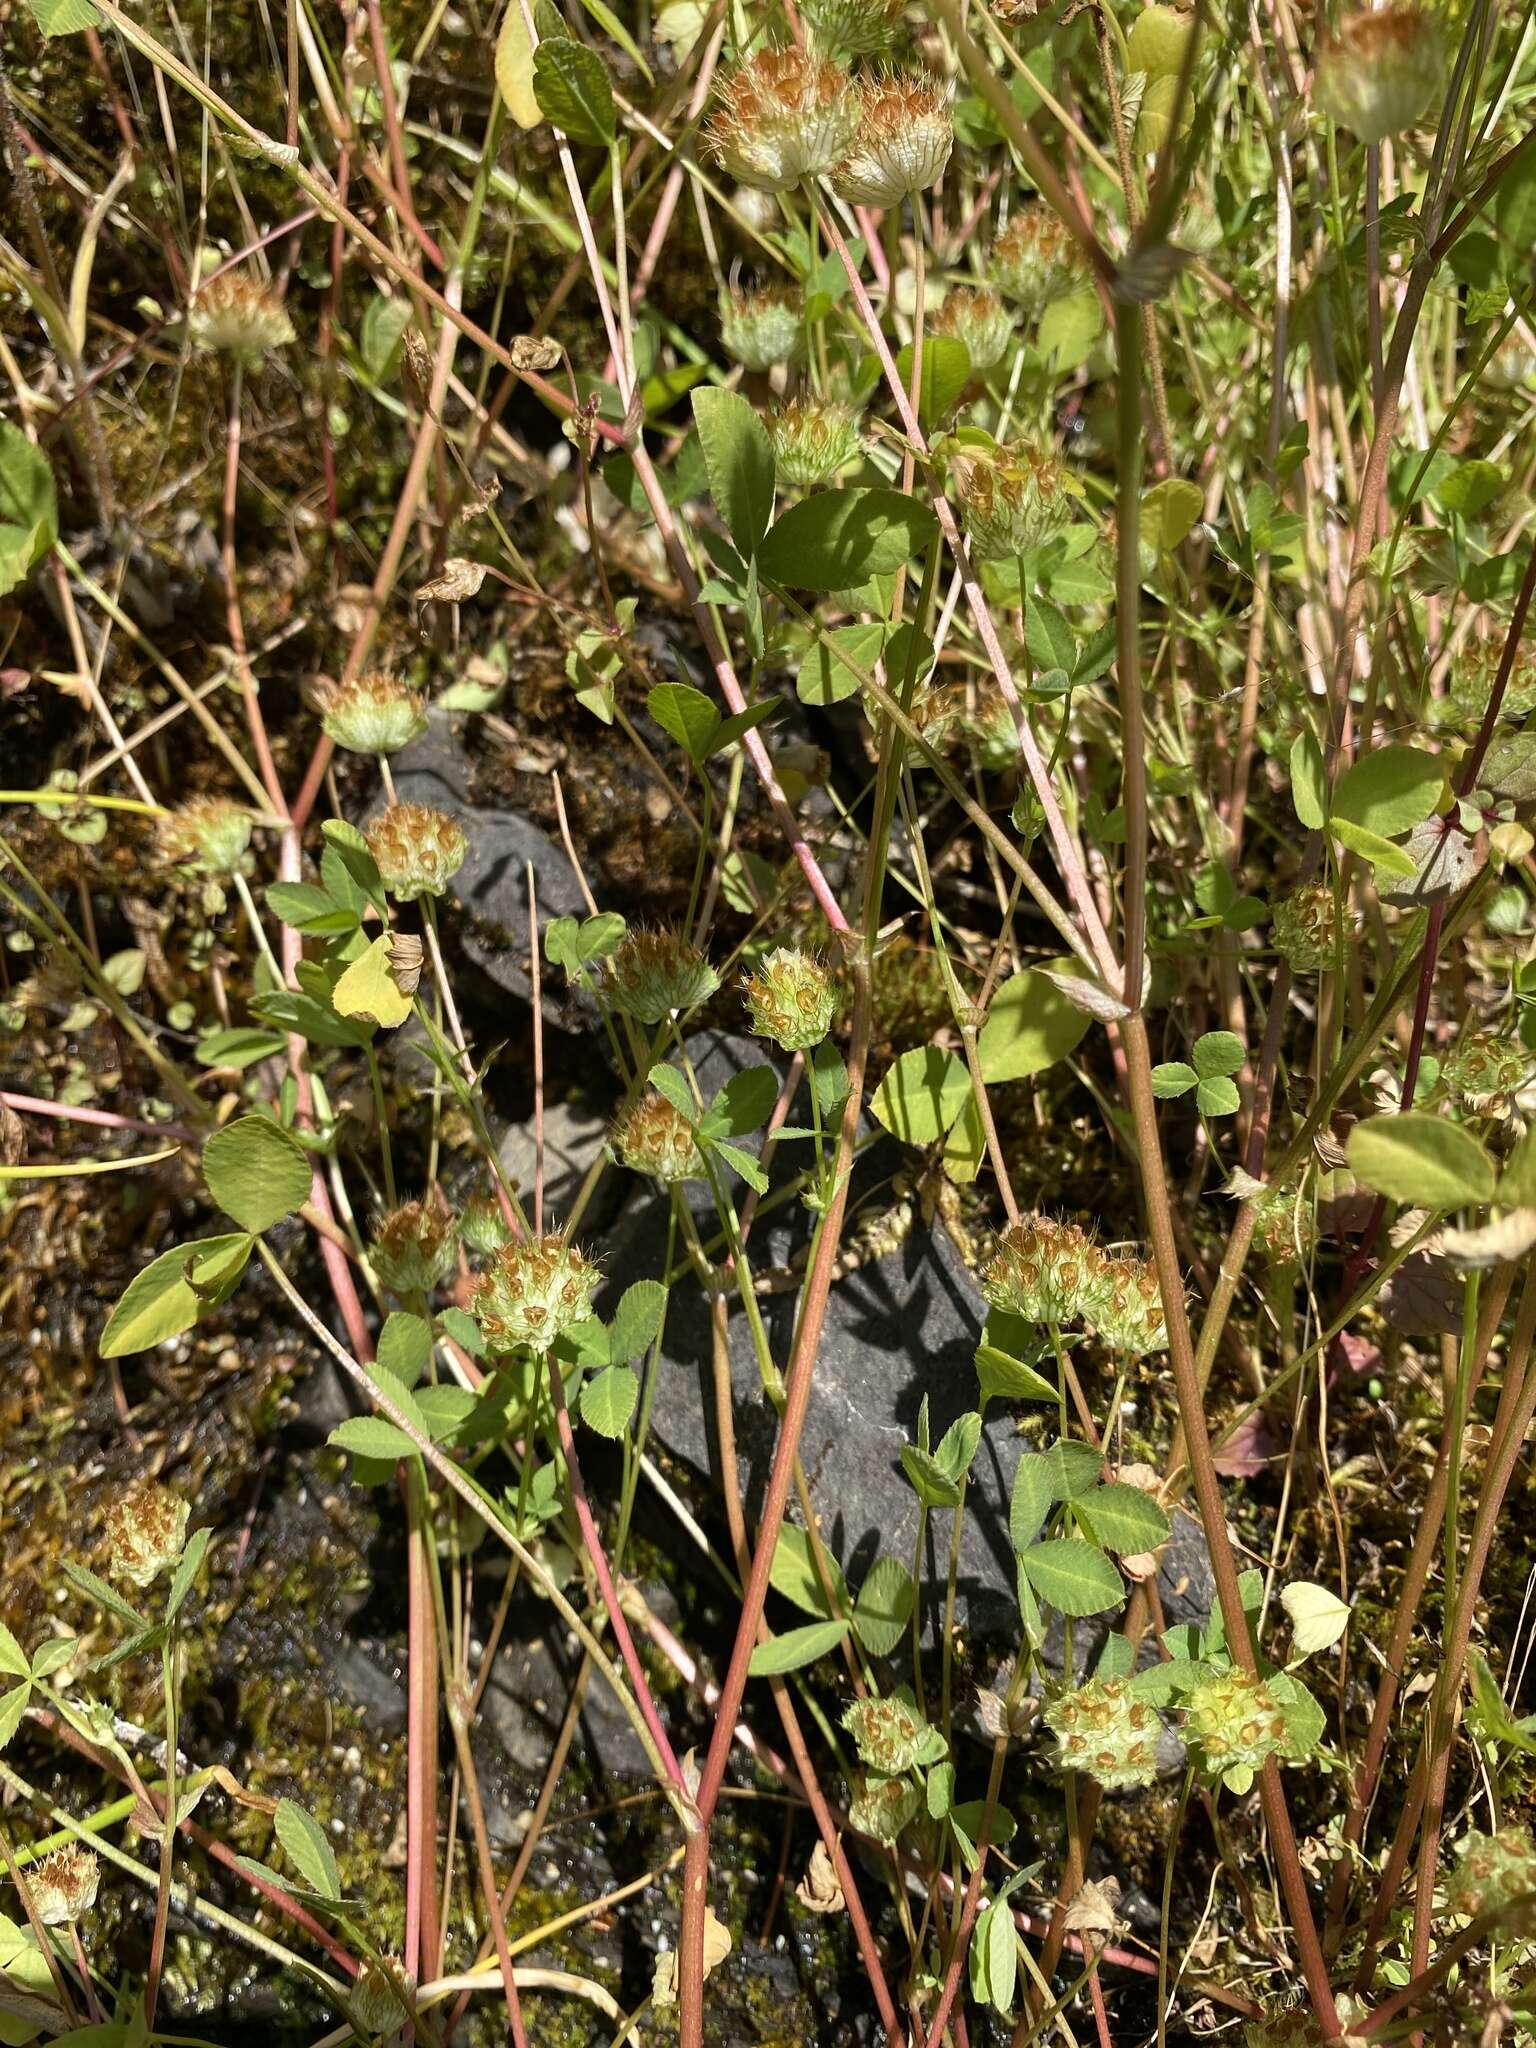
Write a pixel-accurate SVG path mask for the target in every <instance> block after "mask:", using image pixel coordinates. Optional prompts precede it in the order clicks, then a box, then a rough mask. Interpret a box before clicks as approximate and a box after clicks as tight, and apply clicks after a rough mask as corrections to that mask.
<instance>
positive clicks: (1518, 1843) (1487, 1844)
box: [1445, 1828, 1536, 1935]
mask: <svg viewBox="0 0 1536 2048" xmlns="http://www.w3.org/2000/svg"><path fill="white" fill-rule="evenodd" d="M1445 1903H1446V1907H1447V1909H1448V1910H1449V1911H1450V1912H1452V1913H1457V1914H1462V1915H1465V1917H1466V1918H1467V1919H1469V1920H1475V1919H1476V1918H1477V1917H1478V1915H1479V1914H1480V1913H1506V1912H1508V1911H1509V1909H1510V1908H1511V1907H1512V1906H1516V1905H1518V1907H1519V1912H1518V1916H1517V1917H1518V1920H1519V1932H1520V1933H1521V1934H1522V1935H1528V1934H1529V1932H1530V1931H1531V1927H1532V1924H1533V1922H1536V1842H1533V1841H1532V1840H1531V1837H1530V1835H1529V1834H1528V1833H1527V1832H1526V1831H1525V1830H1524V1829H1523V1828H1500V1829H1499V1831H1498V1833H1497V1834H1496V1835H1484V1834H1479V1833H1478V1831H1477V1830H1476V1829H1475V1828H1474V1829H1473V1830H1472V1831H1471V1832H1470V1833H1469V1834H1468V1835H1467V1836H1466V1838H1465V1839H1464V1841H1463V1842H1462V1844H1461V1848H1460V1851H1459V1853H1458V1855H1457V1858H1456V1867H1455V1869H1454V1870H1453V1871H1452V1872H1451V1874H1450V1876H1449V1877H1448V1878H1447V1879H1446V1883H1445Z"/></svg>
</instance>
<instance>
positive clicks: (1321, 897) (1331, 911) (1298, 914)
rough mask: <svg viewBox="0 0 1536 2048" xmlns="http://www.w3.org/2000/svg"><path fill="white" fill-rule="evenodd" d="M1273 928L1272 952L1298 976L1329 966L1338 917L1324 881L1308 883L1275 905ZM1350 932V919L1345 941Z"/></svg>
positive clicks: (1351, 926)
mask: <svg viewBox="0 0 1536 2048" xmlns="http://www.w3.org/2000/svg"><path fill="white" fill-rule="evenodd" d="M1273 928H1274V937H1275V947H1276V950H1277V951H1278V952H1279V953H1280V955H1281V957H1282V958H1283V959H1285V960H1287V961H1289V962H1290V964H1291V966H1292V967H1293V968H1295V969H1296V970H1297V971H1298V973H1305V972H1307V971H1308V970H1309V969H1317V968H1323V967H1332V966H1333V964H1334V960H1335V956H1336V953H1337V950H1338V939H1339V916H1338V905H1337V904H1336V903H1335V902H1334V897H1333V891H1332V889H1330V888H1329V887H1328V885H1327V883H1326V882H1309V883H1307V885H1306V886H1305V887H1304V888H1301V889H1297V890H1295V891H1294V892H1293V893H1292V894H1291V895H1289V896H1287V897H1285V898H1284V900H1283V901H1281V902H1279V903H1277V904H1276V905H1275V909H1274V927H1273ZM1352 929H1353V920H1352V919H1351V920H1349V921H1348V927H1347V929H1346V932H1345V934H1344V936H1345V937H1346V938H1347V937H1348V935H1349V931H1350V930H1352Z"/></svg>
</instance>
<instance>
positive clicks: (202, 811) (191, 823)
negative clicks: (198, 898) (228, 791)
mask: <svg viewBox="0 0 1536 2048" xmlns="http://www.w3.org/2000/svg"><path fill="white" fill-rule="evenodd" d="M156 832H157V836H158V838H159V841H160V851H161V852H162V853H163V854H164V855H165V857H166V859H167V860H172V861H175V862H176V863H177V865H178V866H181V867H190V868H193V869H195V870H196V872H197V873H198V874H201V875H233V874H238V873H240V872H241V871H242V869H243V868H244V865H245V856H246V854H247V852H248V851H249V849H250V844H251V814H250V812H249V811H248V810H246V809H244V807H243V806H242V805H240V804H235V803H231V802H230V801H229V799H228V797H222V796H198V797H194V798H193V799H192V801H191V802H190V803H186V804H182V805H181V806H180V808H179V809H177V810H174V811H171V812H169V813H168V814H167V816H165V817H163V818H161V819H159V820H158V822H157V826H156Z"/></svg>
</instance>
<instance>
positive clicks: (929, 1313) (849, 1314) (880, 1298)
mask: <svg viewBox="0 0 1536 2048" xmlns="http://www.w3.org/2000/svg"><path fill="white" fill-rule="evenodd" d="M689 1051H690V1055H691V1056H694V1057H695V1059H696V1064H697V1067H698V1071H699V1073H700V1078H701V1080H703V1081H704V1084H705V1087H706V1091H707V1090H708V1088H709V1087H711V1086H714V1085H718V1081H719V1079H722V1078H724V1075H725V1074H726V1073H728V1072H730V1071H731V1070H732V1069H733V1067H739V1066H740V1065H742V1064H752V1063H753V1062H754V1061H756V1062H758V1063H760V1062H761V1061H762V1059H763V1057H764V1050H763V1047H762V1045H761V1043H760V1042H756V1041H750V1040H748V1041H744V1042H743V1041H740V1040H736V1039H734V1038H727V1037H725V1036H724V1035H723V1034H714V1033H702V1034H699V1035H698V1036H697V1037H696V1038H695V1039H692V1040H690V1044H689ZM800 1107H801V1109H803V1108H804V1105H803V1103H802V1104H801V1106H800ZM805 1120H806V1119H805V1118H804V1117H802V1115H801V1114H800V1111H799V1110H792V1112H791V1117H790V1121H791V1122H801V1121H805ZM872 1154H873V1156H869V1155H866V1158H865V1160H864V1161H862V1162H861V1164H860V1166H859V1167H857V1168H856V1169H855V1176H854V1183H853V1194H852V1202H853V1204H854V1205H857V1204H858V1203H859V1201H860V1200H861V1198H862V1196H863V1195H864V1193H865V1191H866V1190H870V1189H872V1188H873V1187H875V1186H877V1185H878V1183H879V1182H880V1181H882V1180H887V1179H888V1175H889V1172H890V1169H891V1165H892V1154H891V1151H890V1149H889V1148H888V1147H886V1146H884V1145H881V1146H879V1147H877V1148H872ZM876 1199H878V1200H883V1201H887V1202H888V1201H889V1199H890V1196H889V1189H888V1186H887V1188H886V1191H885V1193H884V1194H883V1195H882V1196H879V1197H877V1198H876ZM666 1215H667V1210H666V1203H665V1201H664V1200H662V1199H661V1198H659V1197H655V1196H651V1195H649V1194H643V1195H641V1196H639V1197H638V1198H636V1199H634V1200H632V1201H631V1203H630V1205H629V1207H628V1208H627V1209H626V1210H625V1212H624V1214H623V1215H622V1216H621V1217H620V1219H619V1221H618V1224H617V1226H616V1227H615V1229H614V1230H613V1232H612V1233H611V1235H610V1238H609V1241H608V1245H607V1247H606V1249H605V1256H604V1265H605V1269H606V1272H607V1275H608V1281H607V1288H606V1291H605V1294H604V1296H603V1297H601V1298H600V1300H599V1304H598V1305H599V1308H600V1310H611V1307H612V1304H613V1302H614V1301H615V1300H616V1299H617V1296H618V1294H619V1293H620V1292H621V1291H622V1289H623V1288H624V1287H625V1286H627V1285H628V1284H629V1283H630V1282H631V1281H633V1280H637V1279H641V1278H644V1277H648V1276H654V1275H656V1274H659V1273H660V1272H661V1270H662V1266H663V1260H664V1256H665V1243H666ZM712 1221H713V1219H712V1216H706V1215H704V1214H703V1213H701V1215H700V1223H701V1227H702V1228H703V1229H705V1230H706V1232H707V1231H708V1230H709V1228H710V1226H711V1224H712ZM809 1224H810V1219H809V1218H808V1217H807V1216H806V1215H805V1213H804V1211H802V1210H799V1209H798V1208H796V1209H795V1210H793V1211H790V1210H787V1209H786V1210H785V1211H781V1212H776V1213H775V1214H773V1215H772V1216H770V1217H765V1218H764V1219H763V1220H762V1222H761V1223H760V1224H759V1225H758V1227H757V1228H756V1229H755V1230H754V1232H753V1234H752V1238H751V1240H750V1251H751V1254H752V1258H753V1262H754V1266H755V1268H756V1270H757V1271H759V1272H763V1271H765V1270H766V1269H767V1268H769V1267H771V1266H787V1265H788V1264H789V1263H790V1262H791V1259H792V1258H793V1257H794V1255H795V1254H796V1253H797V1252H803V1249H804V1247H805V1244H806V1241H807V1239H808V1236H809ZM797 1301H798V1292H797V1291H796V1290H795V1289H794V1288H793V1287H790V1288H788V1289H786V1290H785V1291H784V1292H782V1293H775V1294H768V1295H766V1296H763V1297H760V1306H761V1310H762V1315H763V1321H764V1324H765V1327H766V1329H767V1331H768V1336H769V1340H770V1343H771V1346H772V1350H773V1356H774V1359H775V1361H776V1362H777V1363H778V1365H779V1366H780V1368H781V1369H782V1368H783V1367H784V1365H785V1364H786V1363H787V1361H788V1358H789V1352H790V1343H791V1338H792V1334H793V1323H794V1316H795V1308H796V1303H797ZM985 1313H986V1311H985V1304H984V1302H983V1300H982V1298H981V1294H980V1292H979V1290H978V1288H977V1285H976V1281H975V1279H974V1277H973V1275H972V1274H971V1272H970V1271H969V1269H968V1268H967V1267H966V1266H965V1264H964V1263H963V1261H962V1260H961V1258H960V1256H959V1254H958V1253H957V1252H956V1250H955V1249H954V1247H953V1245H952V1244H951V1243H950V1240H949V1239H948V1237H947V1236H946V1235H945V1234H944V1233H943V1232H942V1231H941V1230H932V1231H930V1230H929V1229H927V1228H926V1227H925V1226H924V1225H923V1223H922V1222H921V1220H920V1219H917V1220H914V1222H913V1224H912V1227H911V1230H910V1232H909V1234H908V1236H907V1238H906V1240H905V1242H904V1243H902V1244H901V1245H900V1246H898V1247H897V1248H896V1249H895V1250H893V1251H891V1252H889V1253H887V1254H886V1255H885V1256H884V1257H882V1258H878V1259H875V1260H872V1261H871V1262H869V1263H868V1264H865V1265H862V1266H859V1267H857V1268H855V1269H854V1270H853V1271H851V1272H847V1273H844V1274H843V1275H842V1276H841V1277H840V1278H839V1279H838V1280H837V1281H836V1282H835V1284H834V1286H833V1288H832V1293H831V1298H830V1301H829V1303H828V1309H827V1319H826V1325H825V1329H824V1333H823V1337H822V1342H821V1346H820V1350H819V1353H818V1357H817V1364H816V1377H815V1380H814V1382H813V1384H812V1389H811V1399H810V1406H809V1410H808V1412H807V1415H806V1423H805V1432H804V1435H803V1437H802V1439H801V1459H802V1461H803V1463H804V1466H805V1470H806V1476H807V1478H808V1480H809V1482H810V1486H811V1494H812V1498H813V1500H814V1501H815V1502H816V1505H817V1509H818V1512H819V1514H820V1516H821V1531H822V1536H823V1539H824V1540H825V1542H826V1543H827V1546H828V1548H829V1549H830V1550H831V1551H832V1552H833V1553H834V1554H835V1555H836V1557H837V1558H838V1560H839V1561H840V1562H841V1564H842V1566H843V1568H844V1572H845V1574H846V1575H847V1577H848V1579H849V1581H850V1583H851V1585H852V1586H853V1587H854V1588H855V1590H857V1587H858V1585H859V1583H860V1582H861V1580H862V1578H863V1576H864V1574H865V1572H867V1571H868V1569H869V1567H870V1565H871V1564H873V1562H874V1560H875V1558H876V1556H877V1555H893V1556H895V1557H897V1558H899V1559H900V1560H901V1561H902V1562H903V1563H904V1564H906V1565H907V1566H908V1567H909V1568H910V1566H911V1562H912V1553H913V1547H914V1544H915V1543H916V1540H917V1521H918V1506H917V1497H916V1495H915V1494H914V1493H913V1491H912V1488H911V1486H910V1485H909V1484H908V1482H907V1480H906V1478H905V1476H904V1475H903V1473H902V1469H901V1451H902V1447H903V1445H905V1444H909V1443H912V1442H913V1441H914V1440H915V1438H916V1434H917V1417H918V1409H919V1407H920V1405H921V1403H922V1401H923V1399H924V1397H925V1396H926V1397H927V1401H928V1412H929V1425H930V1429H931V1432H932V1438H933V1441H934V1442H937V1441H938V1440H939V1438H940V1437H941V1436H942V1435H943V1432H944V1431H945V1430H946V1429H947V1428H948V1427H949V1425H950V1423H952V1422H953V1421H954V1420H955V1419H956V1417H957V1416H959V1415H962V1414H964V1413H965V1412H966V1410H967V1409H971V1408H974V1407H975V1405H976V1398H977V1391H978V1389H977V1381H976V1369H975V1364H974V1358H975V1352H976V1346H977V1343H978V1341H979V1339H980V1336H981V1330H982V1324H983V1322H984V1320H985ZM730 1339H731V1387H732V1414H733V1423H734V1428H735V1434H736V1454H737V1465H738V1473H739V1479H740V1484H741V1489H742V1497H743V1500H744V1502H745V1505H746V1511H747V1515H748V1519H749V1522H755V1520H756V1518H757V1515H758V1513H759V1511H760V1509H761V1505H762V1500H763V1496H764V1493H765V1491H766V1488H767V1483H768V1475H769V1470H770V1467H771V1464H772V1459H773V1449H774V1443H775V1441H776V1438H777V1433H778V1417H777V1413H776V1411H775V1409H774V1407H773V1405H772V1403H771V1402H770V1400H769V1399H768V1397H767V1395H766V1394H765V1393H764V1391H763V1387H762V1383H761V1378H760V1375H759V1372H758V1367H757V1361H756V1357H755V1354H754V1351H753V1348H752V1343H751V1338H750V1334H749V1332H748V1329H747V1324H746V1318H745V1315H744V1314H743V1312H742V1310H741V1308H740V1305H739V1303H735V1304H733V1307H732V1313H731V1318H730ZM664 1354H665V1355H664V1360H663V1378H662V1382H661V1385H660V1387H659V1388H658V1392H657V1400H656V1406H655V1411H654V1415H653V1420H652V1424H651V1427H652V1432H653V1436H654V1438H655V1439H657V1440H659V1441H660V1443H661V1444H662V1445H664V1446H665V1448H666V1449H667V1450H668V1451H670V1452H671V1453H672V1455H673V1456H674V1457H676V1458H678V1459H680V1460H682V1461H683V1462H684V1463H686V1464H688V1465H690V1466H692V1467H694V1468H695V1469H696V1470H697V1471H699V1472H701V1473H705V1474H708V1475H709V1476H710V1477H711V1478H712V1479H714V1480H715V1481H716V1482H717V1484H718V1479H719V1473H720V1459H719V1447H718V1442H717V1433H716V1429H715V1422H714V1414H715V1401H714V1390H713V1375H712V1371H711V1364H710V1359H711V1337H710V1324H709V1311H708V1307H707V1305H706V1303H705V1301H704V1297H703V1295H702V1293H701V1291H700V1289H699V1287H698V1285H697V1283H696V1282H695V1281H694V1280H693V1279H692V1278H691V1277H690V1278H688V1279H686V1280H684V1281H682V1282H680V1283H679V1284H678V1285H676V1286H675V1287H674V1288H673V1290H672V1295H671V1300H670V1302H669V1305H668V1311H667V1325H666V1339H665V1346H664ZM1016 1424H1017V1413H1016V1411H1015V1410H1013V1409H1011V1408H1009V1407H1007V1406H1004V1405H996V1404H995V1405H994V1406H993V1408H992V1410H991V1411H990V1413H989V1416H988V1420H987V1425H986V1428H985V1430H984V1432H983V1435H982V1440H981V1446H980V1449H979V1450H978V1451H977V1454H976V1460H975V1463H974V1465H973V1466H972V1468H971V1484H970V1487H969V1490H968V1493H967V1499H966V1515H965V1527H964V1530H963V1532H962V1537H961V1549H960V1570H959V1578H958V1581H957V1609H958V1615H959V1618H960V1619H961V1621H962V1622H963V1623H965V1624H966V1625H967V1626H968V1627H969V1628H970V1629H971V1631H972V1632H973V1633H974V1634H975V1635H976V1636H978V1637H980V1638H996V1639H1000V1640H1007V1641H1012V1640H1015V1639H1016V1638H1017V1634H1018V1606H1017V1591H1016V1569H1015V1563H1014V1556H1013V1549H1012V1545H1011V1543H1010V1541H1009V1536H1008V1502H1009V1495H1010V1491H1011V1488H1012V1485H1013V1475H1014V1470H1015V1468H1016V1466H1017V1464H1018V1461H1019V1457H1020V1454H1021V1451H1022V1448H1023V1445H1022V1440H1021V1439H1020V1437H1019V1435H1018V1431H1017V1427H1016ZM796 1512H797V1511H796ZM949 1540H950V1517H949V1515H948V1514H947V1513H943V1512H939V1513H935V1514H932V1515H930V1517H929V1527H928V1534H927V1545H928V1556H927V1559H926V1562H925V1569H924V1574H923V1576H924V1580H925V1583H926V1584H927V1585H928V1586H929V1587H932V1586H935V1585H937V1586H942V1585H943V1583H944V1577H945V1573H946V1571H947V1567H948V1551H949ZM1212 1590H1213V1589H1212V1580H1211V1573H1210V1563H1209V1558H1208V1556H1207V1554H1206V1551H1205V1546H1204V1542H1203V1539H1202V1537H1201V1535H1200V1531H1199V1527H1198V1524H1196V1523H1195V1522H1193V1520H1192V1519H1191V1518H1190V1517H1189V1516H1187V1515H1182V1514H1181V1515H1179V1516H1176V1517H1175V1523H1174V1532H1173V1538H1172V1540H1171V1541H1170V1543H1169V1545H1168V1547H1167V1549H1166V1551H1165V1553H1164V1560H1163V1564H1162V1568H1161V1570H1160V1572H1159V1578H1158V1591H1159V1594H1160V1596H1161V1599H1162V1603H1163V1611H1164V1615H1165V1618H1166V1620H1167V1621H1168V1622H1169V1623H1170V1624H1172V1623H1176V1622H1182V1621H1195V1622H1198V1623H1203V1622H1204V1621H1205V1620H1206V1619H1207V1618H1208V1616H1209V1613H1210V1603H1211V1595H1212ZM1098 1633H1099V1631H1096V1630H1095V1629H1093V1628H1092V1627H1091V1626H1083V1625H1079V1628H1078V1630H1077V1631H1076V1640H1077V1642H1078V1643H1079V1644H1080V1645H1081V1646H1082V1647H1083V1648H1084V1649H1086V1648H1087V1647H1088V1646H1089V1642H1090V1639H1091V1638H1093V1637H1095V1636H1096V1635H1097V1634H1098Z"/></svg>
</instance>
